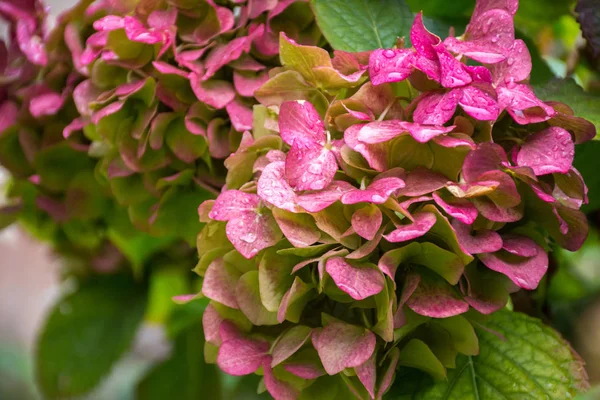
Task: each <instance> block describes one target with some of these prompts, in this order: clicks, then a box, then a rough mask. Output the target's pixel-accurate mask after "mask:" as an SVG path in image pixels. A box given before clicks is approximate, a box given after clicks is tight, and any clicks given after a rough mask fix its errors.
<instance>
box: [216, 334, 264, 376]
mask: <svg viewBox="0 0 600 400" xmlns="http://www.w3.org/2000/svg"><path fill="white" fill-rule="evenodd" d="M268 351H269V343H267V342H263V341H256V340H250V339H246V338H238V339H230V340H227V341H224V342H223V344H222V345H221V347H220V348H219V353H218V355H217V365H218V366H219V368H221V369H222V370H223V371H224V372H225V373H227V374H229V375H234V376H240V375H248V374H251V373H253V372H255V371H256V370H257V369H258V368H260V366H261V365H263V363H264V362H265V360H268V359H269V358H270V357H269V356H268V355H267V352H268Z"/></svg>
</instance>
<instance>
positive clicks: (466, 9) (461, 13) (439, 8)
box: [406, 0, 475, 19]
mask: <svg viewBox="0 0 600 400" xmlns="http://www.w3.org/2000/svg"><path fill="white" fill-rule="evenodd" d="M406 3H407V4H408V6H409V7H410V9H411V10H412V11H414V12H419V11H423V15H426V16H428V17H437V18H445V19H447V18H460V17H468V16H469V15H470V11H471V10H473V6H474V5H475V1H474V0H454V1H448V0H428V1H423V0H406Z"/></svg>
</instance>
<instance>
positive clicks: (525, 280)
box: [479, 236, 548, 290]
mask: <svg viewBox="0 0 600 400" xmlns="http://www.w3.org/2000/svg"><path fill="white" fill-rule="evenodd" d="M511 240H519V241H521V243H520V246H522V247H525V248H528V249H529V250H530V251H533V250H537V253H536V255H535V256H533V257H520V256H510V253H509V252H508V251H506V250H504V251H500V252H496V253H485V254H480V255H479V259H480V260H481V262H483V263H484V264H485V265H486V267H488V268H489V269H491V270H494V271H496V272H500V273H502V274H504V275H506V276H507V277H508V278H509V279H510V280H511V281H513V282H514V283H515V284H517V285H518V286H519V287H522V288H523V289H529V290H533V289H535V288H536V287H537V286H538V284H539V282H540V280H541V279H542V277H543V276H544V274H545V273H546V271H547V270H548V254H546V252H545V251H544V249H542V248H541V247H540V246H539V245H538V244H537V243H535V242H534V241H533V240H531V239H529V238H527V237H524V236H521V237H518V239H517V238H511ZM513 247H514V246H513ZM521 251H524V249H521Z"/></svg>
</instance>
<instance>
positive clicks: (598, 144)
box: [573, 140, 600, 212]
mask: <svg viewBox="0 0 600 400" xmlns="http://www.w3.org/2000/svg"><path fill="white" fill-rule="evenodd" d="M598 155H600V141H595V140H594V141H590V142H586V143H583V144H580V145H579V146H576V148H575V162H574V163H573V165H574V166H575V168H577V170H578V171H579V172H580V173H581V175H582V176H583V179H584V181H585V183H586V185H587V187H588V190H589V192H588V198H589V200H590V202H589V204H586V205H584V206H583V208H582V211H584V212H589V211H593V210H597V209H599V208H600V174H598Z"/></svg>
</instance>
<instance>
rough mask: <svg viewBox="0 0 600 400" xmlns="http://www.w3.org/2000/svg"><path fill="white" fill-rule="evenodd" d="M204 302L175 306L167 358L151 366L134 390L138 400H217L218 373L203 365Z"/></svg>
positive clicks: (209, 366) (198, 301) (220, 396)
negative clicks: (174, 331) (173, 334)
mask: <svg viewBox="0 0 600 400" xmlns="http://www.w3.org/2000/svg"><path fill="white" fill-rule="evenodd" d="M205 305H206V302H203V301H202V300H195V301H192V302H190V303H188V304H185V305H182V306H179V307H178V309H176V310H175V312H174V314H173V316H172V317H171V321H170V322H169V324H170V325H177V326H178V327H179V328H178V329H177V331H179V332H177V333H178V335H177V337H176V338H175V343H174V345H173V351H172V354H171V357H170V358H169V359H168V360H166V361H164V362H163V363H161V364H159V365H157V366H155V367H154V368H152V369H151V370H150V372H149V373H148V374H147V375H146V376H145V377H144V379H143V380H142V381H141V382H140V384H139V385H138V387H137V396H136V398H137V399H138V400H153V399H156V400H159V399H160V400H163V399H171V398H172V399H178V400H198V399H211V400H213V399H214V400H220V399H222V398H223V397H222V395H221V384H220V379H219V378H220V373H219V372H218V370H217V367H216V365H210V364H206V362H205V361H204V332H203V330H202V312H203V310H204V307H205Z"/></svg>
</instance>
